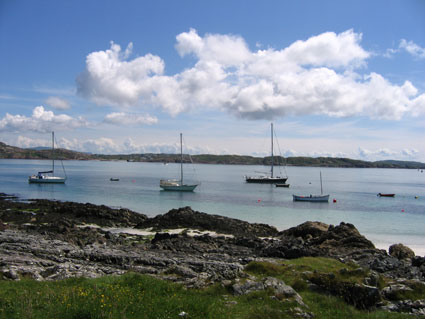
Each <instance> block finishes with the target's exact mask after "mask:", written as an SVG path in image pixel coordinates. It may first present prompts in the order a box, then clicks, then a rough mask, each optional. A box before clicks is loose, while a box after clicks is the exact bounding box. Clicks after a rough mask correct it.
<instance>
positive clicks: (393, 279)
mask: <svg viewBox="0 0 425 319" xmlns="http://www.w3.org/2000/svg"><path fill="white" fill-rule="evenodd" d="M117 228H123V229H124V228H125V229H128V228H131V229H133V230H134V233H125V232H119V231H118V230H117ZM147 228H148V230H149V231H150V232H147V233H146V234H145V235H143V234H138V233H137V231H138V230H140V229H144V230H146V229H147ZM111 229H114V231H112V230H111ZM173 229H180V232H179V233H172V232H171V231H170V230H173ZM182 229H183V231H182ZM189 229H196V231H194V232H190V231H189ZM203 231H209V232H212V234H206V233H203ZM299 257H328V258H335V259H338V260H339V261H341V262H343V263H346V264H347V265H348V264H350V265H358V267H359V268H358V269H359V270H358V271H359V272H360V274H361V276H363V277H362V278H363V279H362V281H361V282H347V281H339V280H337V278H335V274H332V273H330V274H326V273H313V272H312V273H310V274H308V275H306V274H300V278H304V279H305V280H307V282H308V284H305V286H306V287H307V286H308V287H311V289H316V290H318V291H322V292H325V293H329V294H335V295H338V296H344V299H345V300H346V302H348V303H350V304H353V305H355V306H356V307H358V308H360V309H373V308H381V309H385V310H388V311H403V312H411V313H416V314H422V313H425V306H424V304H425V303H424V302H423V301H421V300H419V299H416V300H413V301H412V300H411V298H410V297H411V296H412V291H413V292H415V291H416V292H417V291H419V292H421V291H425V283H424V279H425V257H420V256H415V255H414V254H413V253H412V251H411V250H410V249H409V248H407V247H405V246H403V245H394V246H391V248H390V254H388V253H387V252H386V251H384V250H379V249H376V248H375V247H374V245H373V244H372V243H371V242H370V241H369V240H367V239H366V238H365V237H364V236H362V235H361V234H360V233H359V232H358V230H357V229H356V228H355V227H354V226H353V225H351V224H348V223H340V224H339V225H337V226H333V225H327V224H324V223H320V222H306V223H303V224H301V225H299V226H297V227H292V228H290V229H288V230H285V231H282V232H278V231H277V229H276V228H274V227H271V226H268V225H264V224H250V223H247V222H244V221H240V220H237V219H232V218H227V217H223V216H217V215H209V214H205V213H201V212H196V211H193V210H192V209H191V208H190V207H183V208H180V209H173V210H171V211H169V212H168V213H166V214H164V215H159V216H156V217H154V218H148V217H147V216H145V215H142V214H138V213H136V212H132V211H130V210H127V209H112V208H109V207H106V206H98V205H92V204H79V203H73V202H59V201H48V200H29V201H25V202H20V201H16V198H13V197H10V196H7V195H4V194H0V277H1V278H3V279H4V280H19V279H20V278H22V277H31V278H34V279H36V280H58V279H63V278H68V277H79V276H84V277H99V276H103V275H106V274H122V273H124V272H127V271H135V272H139V273H144V274H150V275H152V276H157V277H160V278H163V279H167V280H171V281H175V282H179V283H182V284H184V285H186V286H187V287H203V286H206V285H210V284H213V283H221V284H223V285H225V286H227V287H230V288H231V290H232V291H233V292H234V293H235V294H246V293H249V292H250V291H251V292H252V291H256V290H265V291H269V290H272V291H274V292H275V293H274V296H275V297H276V298H278V299H281V298H284V299H289V300H293V301H295V302H296V303H297V304H298V305H299V307H298V308H299V309H300V310H299V311H300V314H302V316H304V317H306V318H309V317H311V316H312V314H310V313H309V312H308V309H306V308H305V307H304V306H305V305H304V304H303V301H302V299H301V297H300V296H299V294H298V293H297V292H295V291H294V290H293V288H291V287H289V286H287V285H286V284H285V283H284V282H283V281H282V280H280V279H277V278H274V277H270V276H268V277H266V278H263V277H259V278H254V277H253V276H252V275H249V274H248V273H247V272H246V271H245V266H246V265H248V264H249V263H250V262H252V261H262V260H268V261H273V262H274V263H279V262H281V261H282V260H284V259H294V258H299ZM356 271H357V270H356ZM337 275H338V276H339V275H341V276H342V277H343V276H345V275H347V272H345V273H341V274H337ZM382 278H386V280H383V279H382ZM400 296H401V297H400ZM403 296H406V297H405V298H404V297H403ZM408 297H409V298H410V299H409V298H408ZM400 298H401V299H400ZM403 298H404V299H403ZM408 299H409V300H408ZM301 308H302V309H301Z"/></svg>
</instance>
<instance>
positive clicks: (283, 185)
mask: <svg viewBox="0 0 425 319" xmlns="http://www.w3.org/2000/svg"><path fill="white" fill-rule="evenodd" d="M276 187H286V188H288V187H289V184H276Z"/></svg>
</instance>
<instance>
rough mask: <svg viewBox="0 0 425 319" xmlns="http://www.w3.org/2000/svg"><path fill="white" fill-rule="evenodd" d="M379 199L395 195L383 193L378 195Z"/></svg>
mask: <svg viewBox="0 0 425 319" xmlns="http://www.w3.org/2000/svg"><path fill="white" fill-rule="evenodd" d="M378 196H379V197H394V196H395V194H383V193H378Z"/></svg>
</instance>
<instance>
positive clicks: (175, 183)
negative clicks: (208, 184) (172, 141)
mask: <svg viewBox="0 0 425 319" xmlns="http://www.w3.org/2000/svg"><path fill="white" fill-rule="evenodd" d="M198 185H199V184H198V183H194V184H185V183H184V182H183V135H182V133H180V180H177V179H161V180H160V181H159V187H161V188H162V189H163V190H165V191H178V192H193V191H194V190H195V188H196V187H197V186H198Z"/></svg>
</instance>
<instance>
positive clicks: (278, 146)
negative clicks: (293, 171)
mask: <svg viewBox="0 0 425 319" xmlns="http://www.w3.org/2000/svg"><path fill="white" fill-rule="evenodd" d="M273 133H274V136H275V137H276V144H277V149H278V150H279V154H280V156H279V157H283V161H284V162H283V169H284V171H285V175H286V176H288V173H287V171H286V157H285V156H282V151H281V150H280V145H279V140H278V138H277V135H276V131H274V130H273ZM279 159H280V158H279ZM279 169H280V166H279Z"/></svg>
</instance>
